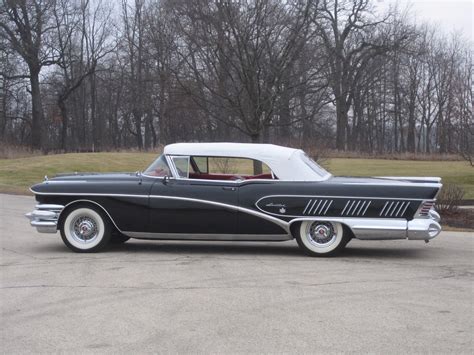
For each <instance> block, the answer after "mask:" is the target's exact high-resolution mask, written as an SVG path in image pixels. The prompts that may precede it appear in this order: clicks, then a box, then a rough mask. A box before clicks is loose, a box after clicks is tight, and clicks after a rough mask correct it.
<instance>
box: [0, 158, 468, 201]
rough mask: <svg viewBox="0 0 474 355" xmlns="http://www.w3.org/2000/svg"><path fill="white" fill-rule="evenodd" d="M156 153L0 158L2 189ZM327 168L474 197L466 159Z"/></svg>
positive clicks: (337, 163)
mask: <svg viewBox="0 0 474 355" xmlns="http://www.w3.org/2000/svg"><path fill="white" fill-rule="evenodd" d="M156 156H157V154H156V153H76V154H57V155H45V156H34V157H27V158H18V159H0V192H6V193H18V194H28V193H29V190H28V188H29V187H30V186H31V185H33V184H35V183H38V182H41V181H43V178H44V176H45V175H48V176H53V175H55V174H57V173H64V172H76V171H77V172H118V171H129V172H133V171H137V170H143V169H145V168H146V167H147V166H148V165H149V164H150V163H151V162H152V161H153V160H154V159H155V158H156ZM325 165H326V168H327V169H328V170H329V171H330V172H331V173H333V174H334V175H351V176H440V177H442V178H443V182H444V183H455V184H458V185H461V186H462V187H463V188H464V189H465V190H466V195H465V198H466V199H474V168H472V167H470V166H469V164H468V163H466V162H463V161H412V160H384V159H346V158H333V159H330V160H328V161H327V163H326V164H325Z"/></svg>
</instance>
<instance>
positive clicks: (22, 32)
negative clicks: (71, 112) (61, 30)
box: [0, 0, 58, 149]
mask: <svg viewBox="0 0 474 355" xmlns="http://www.w3.org/2000/svg"><path fill="white" fill-rule="evenodd" d="M53 6H54V0H5V1H2V5H0V36H1V37H2V38H4V39H6V40H7V41H8V42H9V44H10V46H11V48H12V49H13V50H15V51H16V52H17V53H18V54H19V55H20V56H21V58H22V59H23V60H24V61H25V63H26V64H27V65H28V70H29V73H28V74H27V75H24V76H25V77H28V78H29V80H30V85H31V89H30V90H31V103H32V115H31V116H32V117H31V146H32V147H33V148H35V149H39V148H42V145H41V138H42V124H43V120H44V114H43V106H42V101H41V89H40V78H39V75H40V71H41V68H42V67H44V66H47V65H52V64H55V63H57V59H58V58H57V56H56V53H55V52H54V50H52V48H51V46H46V45H45V38H46V37H47V36H48V35H49V34H50V32H51V31H52V29H53V28H54V27H53V26H51V20H52V15H51V13H52V8H53Z"/></svg>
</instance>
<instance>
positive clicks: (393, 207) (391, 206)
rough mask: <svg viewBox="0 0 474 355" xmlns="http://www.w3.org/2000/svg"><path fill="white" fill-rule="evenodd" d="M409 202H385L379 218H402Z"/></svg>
mask: <svg viewBox="0 0 474 355" xmlns="http://www.w3.org/2000/svg"><path fill="white" fill-rule="evenodd" d="M410 204H411V203H410V201H387V202H385V204H384V205H383V207H382V210H381V211H380V213H379V216H380V217H392V218H397V217H403V216H404V215H405V212H406V210H407V209H408V207H409V206H410Z"/></svg>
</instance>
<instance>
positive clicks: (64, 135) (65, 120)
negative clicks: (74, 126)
mask: <svg viewBox="0 0 474 355" xmlns="http://www.w3.org/2000/svg"><path fill="white" fill-rule="evenodd" d="M58 107H59V110H60V111H61V123H62V126H61V149H62V150H64V151H67V150H68V149H67V146H66V143H67V129H68V117H67V108H66V103H65V102H64V100H62V99H61V98H59V99H58Z"/></svg>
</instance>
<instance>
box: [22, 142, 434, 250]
mask: <svg viewBox="0 0 474 355" xmlns="http://www.w3.org/2000/svg"><path fill="white" fill-rule="evenodd" d="M440 182H441V179H440V178H429V177H427V178H415V177H397V178H395V177H372V178H355V177H334V176H332V175H331V174H330V173H328V172H327V171H326V170H324V169H323V168H322V167H320V166H319V165H318V164H316V163H315V162H314V161H313V160H312V159H310V158H309V157H308V156H307V155H306V154H305V153H304V152H303V151H301V150H298V149H292V148H286V147H281V146H276V145H270V144H239V143H178V144H171V145H168V146H166V147H165V149H164V152H163V155H161V156H160V157H158V159H156V161H155V162H153V164H151V165H150V166H149V167H148V168H147V169H146V170H145V171H143V172H137V173H117V174H93V173H87V174H83V173H74V174H62V175H59V176H56V177H54V178H51V179H48V178H46V179H45V181H44V182H42V183H40V184H37V185H34V186H33V187H32V188H31V191H32V192H33V193H34V194H35V196H36V200H37V201H38V205H37V206H36V209H35V210H34V211H33V212H31V213H28V214H27V215H26V216H27V217H28V218H29V219H30V223H31V225H32V226H33V227H36V229H37V230H38V232H42V233H56V231H57V230H59V231H60V232H61V237H62V239H63V241H64V243H65V244H66V245H67V246H68V247H69V248H70V249H72V250H74V251H76V252H95V251H98V250H101V249H102V248H103V247H105V246H106V245H107V243H109V242H125V241H127V240H128V239H129V238H137V239H168V240H170V239H174V240H219V241H222V240H230V241H284V240H289V239H292V238H295V239H296V240H297V242H298V244H299V246H300V247H301V248H302V249H303V250H304V251H305V252H306V253H307V254H309V255H312V256H315V255H333V254H336V253H337V252H339V251H340V250H341V249H343V248H344V247H345V245H346V244H347V243H348V242H349V241H350V240H351V239H352V238H357V239H367V240H380V239H410V240H425V241H428V240H429V239H431V238H434V237H436V236H437V235H438V234H439V233H440V231H441V226H440V225H439V223H438V222H439V214H438V213H437V212H436V211H435V210H434V203H435V199H436V196H437V194H438V193H439V191H440V189H441V186H442V185H441V183H440Z"/></svg>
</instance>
